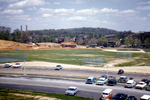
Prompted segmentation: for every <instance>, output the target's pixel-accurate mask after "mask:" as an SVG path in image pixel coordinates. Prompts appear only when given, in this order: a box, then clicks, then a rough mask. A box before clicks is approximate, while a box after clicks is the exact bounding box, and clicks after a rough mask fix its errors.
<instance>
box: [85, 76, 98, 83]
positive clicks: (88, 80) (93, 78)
mask: <svg viewBox="0 0 150 100" xmlns="http://www.w3.org/2000/svg"><path fill="white" fill-rule="evenodd" d="M95 81H96V78H95V77H88V78H87V80H86V84H93V83H94V82H95Z"/></svg>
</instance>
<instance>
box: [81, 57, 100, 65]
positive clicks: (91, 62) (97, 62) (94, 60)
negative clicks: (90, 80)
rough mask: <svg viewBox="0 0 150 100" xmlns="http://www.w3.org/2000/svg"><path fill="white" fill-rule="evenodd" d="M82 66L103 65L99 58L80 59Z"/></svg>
mask: <svg viewBox="0 0 150 100" xmlns="http://www.w3.org/2000/svg"><path fill="white" fill-rule="evenodd" d="M82 65H88V66H102V65H103V59H101V58H83V59H82Z"/></svg>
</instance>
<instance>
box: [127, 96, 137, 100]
mask: <svg viewBox="0 0 150 100" xmlns="http://www.w3.org/2000/svg"><path fill="white" fill-rule="evenodd" d="M127 100H137V98H136V97H135V96H129V97H128V98H127Z"/></svg>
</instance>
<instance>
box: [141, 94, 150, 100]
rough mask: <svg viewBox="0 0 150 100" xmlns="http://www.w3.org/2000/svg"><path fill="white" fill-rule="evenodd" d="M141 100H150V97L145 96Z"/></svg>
mask: <svg viewBox="0 0 150 100" xmlns="http://www.w3.org/2000/svg"><path fill="white" fill-rule="evenodd" d="M140 100H150V95H143V96H142V97H141V98H140Z"/></svg>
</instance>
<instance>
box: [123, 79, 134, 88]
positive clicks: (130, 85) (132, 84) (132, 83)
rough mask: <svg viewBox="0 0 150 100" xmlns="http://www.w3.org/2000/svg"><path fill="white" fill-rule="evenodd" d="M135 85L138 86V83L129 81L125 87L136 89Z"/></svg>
mask: <svg viewBox="0 0 150 100" xmlns="http://www.w3.org/2000/svg"><path fill="white" fill-rule="evenodd" d="M135 85H136V82H135V81H134V80H128V81H127V82H126V85H125V87H129V88H132V87H134V86H135Z"/></svg>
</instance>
